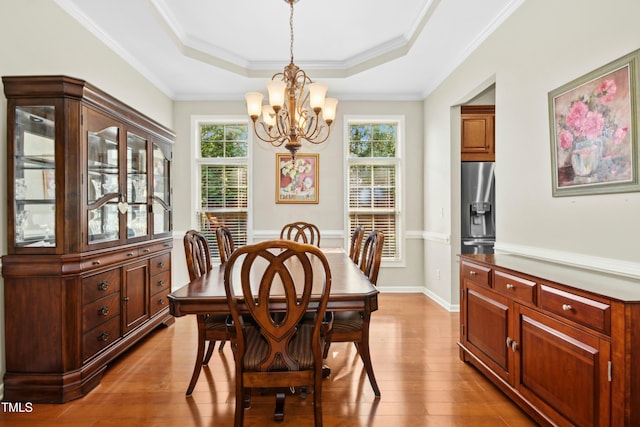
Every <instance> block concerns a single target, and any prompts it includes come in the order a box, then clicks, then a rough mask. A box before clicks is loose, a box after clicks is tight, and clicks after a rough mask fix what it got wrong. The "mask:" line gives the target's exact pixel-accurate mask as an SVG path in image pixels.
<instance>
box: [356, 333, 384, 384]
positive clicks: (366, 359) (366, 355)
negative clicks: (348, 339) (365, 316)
mask: <svg viewBox="0 0 640 427" xmlns="http://www.w3.org/2000/svg"><path fill="white" fill-rule="evenodd" d="M356 347H357V348H358V353H360V358H361V359H362V363H363V364H364V369H365V370H366V371H367V376H368V377H369V382H370V383H371V387H372V388H373V393H374V394H375V395H376V397H380V389H379V388H378V382H377V381H376V376H375V374H374V373H373V364H372V363H371V352H370V351H369V328H367V327H365V328H364V330H363V331H362V341H361V342H360V344H359V345H356Z"/></svg>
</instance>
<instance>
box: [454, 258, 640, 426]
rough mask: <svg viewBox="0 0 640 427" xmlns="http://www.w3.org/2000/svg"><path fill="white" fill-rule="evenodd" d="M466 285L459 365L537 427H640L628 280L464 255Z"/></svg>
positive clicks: (638, 311) (639, 299)
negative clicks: (479, 374) (470, 367)
mask: <svg viewBox="0 0 640 427" xmlns="http://www.w3.org/2000/svg"><path fill="white" fill-rule="evenodd" d="M460 278H461V283H460V289H461V309H462V310H461V316H460V343H459V345H460V349H461V351H460V355H461V358H462V360H464V361H465V362H468V363H470V364H472V365H474V366H475V367H476V368H478V369H479V370H480V371H481V372H482V373H483V374H485V375H486V376H487V377H488V378H489V379H490V380H491V381H492V382H494V383H495V384H496V385H497V386H498V387H499V388H500V389H501V390H502V391H503V392H505V393H506V394H507V395H508V396H509V397H510V398H511V399H512V400H514V402H516V403H517V404H518V405H520V406H521V407H522V408H523V409H524V410H525V411H526V412H527V413H529V414H530V415H531V416H532V417H533V418H534V419H535V420H536V421H537V422H538V423H540V424H542V425H579V426H614V425H615V426H617V425H638V422H639V421H640V409H639V408H640V406H638V403H639V401H640V400H639V399H640V389H639V387H640V383H639V382H638V380H639V379H640V378H639V375H640V373H639V372H638V369H637V368H636V367H635V364H634V363H633V362H632V360H634V359H636V360H637V358H638V357H639V356H640V342H639V341H640V339H639V338H638V337H637V334H634V333H633V325H634V322H635V321H637V319H638V316H640V291H639V290H637V289H635V288H634V287H633V286H634V284H633V282H632V281H631V280H626V279H624V278H618V277H613V276H607V275H600V274H597V273H594V274H591V273H586V272H584V271H582V272H579V271H577V269H572V268H569V267H560V266H552V265H550V264H549V263H543V262H537V261H531V260H527V259H524V258H520V257H516V256H510V255H462V256H461V258H460ZM559 279H562V280H559ZM566 279H573V280H572V281H571V282H568V281H567V280H566ZM636 286H637V284H636Z"/></svg>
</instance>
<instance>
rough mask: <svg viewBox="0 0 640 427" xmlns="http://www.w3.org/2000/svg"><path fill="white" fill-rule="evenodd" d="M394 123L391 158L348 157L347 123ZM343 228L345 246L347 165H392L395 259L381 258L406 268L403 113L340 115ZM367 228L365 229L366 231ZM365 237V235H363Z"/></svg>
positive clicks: (347, 237) (387, 263)
mask: <svg viewBox="0 0 640 427" xmlns="http://www.w3.org/2000/svg"><path fill="white" fill-rule="evenodd" d="M357 123H359V124H363V123H365V124H381V123H394V124H396V126H397V128H396V150H395V151H396V155H395V157H393V158H391V157H351V156H350V140H351V136H350V132H349V126H350V125H352V124H357ZM343 132H344V144H343V146H344V182H345V189H344V190H345V196H344V212H345V213H346V214H345V216H344V230H345V247H347V248H348V247H349V243H350V239H351V233H350V228H349V218H350V214H351V212H352V210H351V208H350V206H349V195H350V176H349V173H350V167H351V165H355V164H367V165H368V164H371V165H376V164H377V165H391V164H393V165H394V166H395V167H396V176H395V180H396V193H395V194H396V201H395V202H396V206H395V210H394V212H395V216H396V227H395V228H396V250H397V257H396V258H384V257H383V258H382V264H381V266H383V267H406V257H405V255H404V253H405V251H404V248H405V240H406V239H405V236H406V230H405V206H404V201H405V170H406V167H405V157H404V147H405V140H404V133H405V117H404V116H403V115H345V116H344V130H343ZM369 232H371V230H366V233H369ZM365 238H366V234H365Z"/></svg>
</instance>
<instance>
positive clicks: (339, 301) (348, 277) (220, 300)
mask: <svg viewBox="0 0 640 427" xmlns="http://www.w3.org/2000/svg"><path fill="white" fill-rule="evenodd" d="M322 252H323V253H324V255H325V257H326V258H327V261H328V263H329V268H330V270H331V290H330V292H329V302H328V305H327V310H330V311H352V310H356V311H367V312H373V311H376V310H377V309H378V290H377V289H376V287H375V286H374V285H373V284H372V283H371V282H370V281H369V279H368V278H367V277H366V276H365V275H364V274H363V273H362V271H361V270H360V268H359V267H358V266H357V265H356V264H355V263H354V262H353V261H352V260H351V259H350V258H349V256H348V255H347V254H346V252H345V251H344V250H343V249H341V248H336V249H333V248H322ZM240 264H241V263H236V265H235V267H234V273H235V272H236V271H238V270H239V268H240ZM238 286H239V280H235V281H234V287H238ZM241 294H242V293H241V292H239V291H238V292H236V295H241ZM318 297H319V295H318ZM168 298H169V311H170V313H171V314H172V315H173V316H176V317H180V316H184V315H189V314H221V313H225V314H227V313H229V306H228V303H227V296H226V293H225V289H224V267H222V268H221V266H219V265H217V266H214V267H213V269H212V270H211V271H209V272H208V273H206V274H204V275H202V276H201V277H198V278H196V279H194V280H192V281H191V282H189V283H187V284H186V285H184V286H182V287H181V288H179V289H177V290H175V291H173V292H172V293H170V294H169V296H168ZM313 300H314V298H313V297H312V302H313Z"/></svg>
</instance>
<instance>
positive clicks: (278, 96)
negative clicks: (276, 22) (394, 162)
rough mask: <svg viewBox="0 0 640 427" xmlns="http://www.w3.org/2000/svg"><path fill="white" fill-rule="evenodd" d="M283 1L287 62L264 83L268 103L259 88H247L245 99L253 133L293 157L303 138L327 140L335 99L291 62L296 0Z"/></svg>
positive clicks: (320, 141) (317, 142)
mask: <svg viewBox="0 0 640 427" xmlns="http://www.w3.org/2000/svg"><path fill="white" fill-rule="evenodd" d="M284 1H285V2H286V3H289V7H290V10H291V14H290V17H289V29H290V31H291V39H290V40H291V43H290V52H291V63H290V64H289V65H287V66H286V67H284V71H283V72H281V73H276V74H274V75H273V77H272V78H271V81H270V82H268V83H267V90H268V92H269V104H266V105H262V99H263V97H264V96H263V94H262V93H260V92H248V93H247V94H246V95H245V99H246V101H247V111H248V113H249V116H250V117H251V120H252V121H253V130H254V132H255V134H256V136H257V137H258V138H259V139H261V140H262V141H264V142H268V143H270V144H271V145H273V146H274V147H280V146H282V144H284V147H285V148H286V149H287V150H289V152H290V153H291V158H292V159H293V160H295V158H296V152H297V151H298V150H299V149H300V146H301V145H302V144H301V141H302V140H303V139H304V140H307V141H308V142H310V143H312V144H321V143H323V142H325V141H326V140H327V138H328V137H329V133H330V132H331V123H333V120H334V119H335V116H336V106H337V105H338V100H337V99H335V98H325V95H326V93H327V86H326V85H324V84H322V83H317V82H316V83H314V82H313V81H312V80H311V78H310V77H309V76H307V73H305V72H304V70H301V69H300V68H299V67H298V66H297V65H295V64H294V63H293V4H294V3H297V2H298V1H299V0H284ZM261 116H262V117H261Z"/></svg>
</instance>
